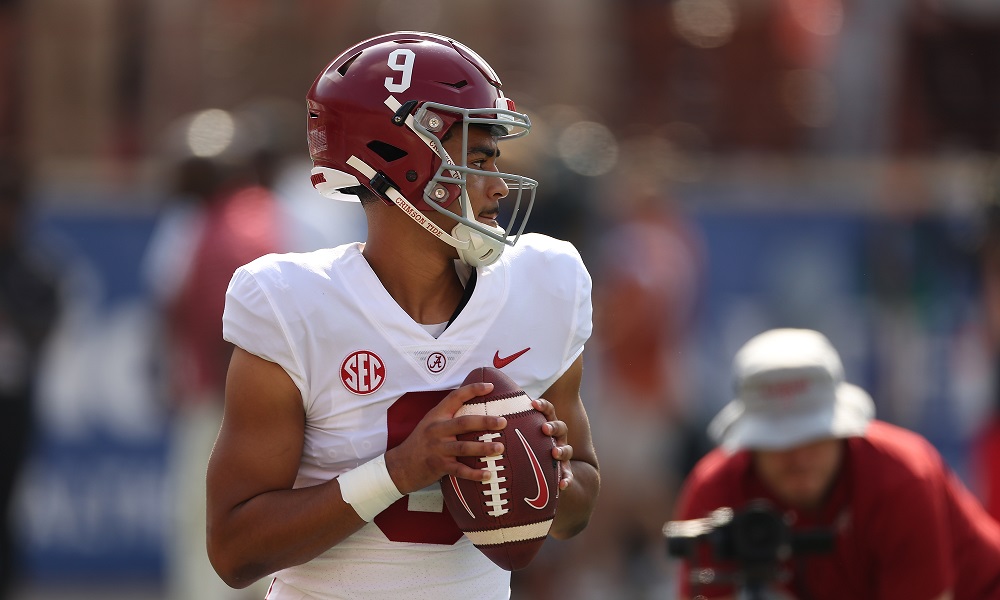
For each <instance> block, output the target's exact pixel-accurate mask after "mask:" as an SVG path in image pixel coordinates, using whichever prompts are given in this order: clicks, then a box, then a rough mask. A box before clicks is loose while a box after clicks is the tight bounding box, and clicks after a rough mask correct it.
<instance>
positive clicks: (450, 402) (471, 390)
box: [432, 381, 493, 417]
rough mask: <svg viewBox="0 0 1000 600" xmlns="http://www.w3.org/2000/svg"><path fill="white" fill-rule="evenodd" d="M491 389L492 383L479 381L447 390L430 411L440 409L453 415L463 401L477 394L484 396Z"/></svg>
mask: <svg viewBox="0 0 1000 600" xmlns="http://www.w3.org/2000/svg"><path fill="white" fill-rule="evenodd" d="M492 391H493V384H492V383H490V382H488V381H479V382H476V383H470V384H467V385H463V386H462V387H460V388H457V389H454V390H452V391H450V392H448V395H447V396H445V397H444V398H442V399H441V402H438V405H437V406H436V407H434V408H433V409H432V412H434V411H440V412H443V413H445V414H447V415H448V416H449V417H451V416H454V415H455V411H457V410H458V409H459V407H461V406H462V404H464V403H465V402H467V401H469V400H472V399H473V398H475V397H477V396H485V395H486V394H489V393H490V392H492Z"/></svg>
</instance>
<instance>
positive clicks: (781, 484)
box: [754, 439, 844, 509]
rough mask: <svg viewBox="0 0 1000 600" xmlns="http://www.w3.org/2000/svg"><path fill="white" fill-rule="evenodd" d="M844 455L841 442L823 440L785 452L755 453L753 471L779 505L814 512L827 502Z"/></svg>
mask: <svg viewBox="0 0 1000 600" xmlns="http://www.w3.org/2000/svg"><path fill="white" fill-rule="evenodd" d="M843 454H844V442H843V440H839V439H826V440H820V441H816V442H810V443H808V444H803V445H801V446H796V447H794V448H790V449H787V450H757V451H755V452H754V467H755V468H756V469H757V475H758V476H759V477H760V478H761V480H762V481H763V482H764V485H765V486H766V487H767V488H768V489H769V490H771V493H773V494H774V495H775V496H776V497H777V498H778V499H779V500H781V501H782V502H785V503H786V504H788V505H789V506H791V507H793V508H799V509H809V508H816V507H817V506H819V505H820V504H821V503H822V502H823V501H824V500H825V499H826V494H827V492H829V490H830V487H831V486H832V484H833V481H834V479H835V478H836V476H837V471H838V470H839V468H840V463H841V460H842V458H843Z"/></svg>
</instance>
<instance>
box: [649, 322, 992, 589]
mask: <svg viewBox="0 0 1000 600" xmlns="http://www.w3.org/2000/svg"><path fill="white" fill-rule="evenodd" d="M734 375H735V384H736V394H737V397H736V399H735V400H733V401H732V402H731V403H730V404H729V405H727V406H726V407H725V408H724V409H723V410H722V411H721V412H720V413H719V414H718V415H717V416H716V417H715V419H714V420H713V421H712V423H711V424H710V425H709V433H710V434H711V435H712V437H713V438H714V439H715V440H716V441H717V442H719V443H720V445H721V447H720V448H717V449H715V450H713V451H712V452H710V453H709V454H708V455H707V456H705V457H704V458H703V459H702V460H701V461H700V462H699V463H698V465H697V466H696V467H695V469H694V470H693V471H692V473H691V474H690V476H689V477H688V478H687V480H686V481H685V483H684V486H683V490H682V492H681V497H680V500H679V502H678V513H677V519H679V520H691V521H690V522H691V523H712V521H710V520H708V521H706V520H702V521H694V520H695V519H703V518H705V517H709V516H710V515H714V516H715V517H717V516H718V513H717V512H715V513H713V511H716V510H717V509H720V508H722V507H730V508H732V509H733V512H734V513H735V514H736V515H737V517H739V515H740V514H741V510H742V509H741V507H747V506H753V505H754V504H755V503H762V502H763V503H766V504H767V505H769V506H772V507H773V510H774V514H776V515H780V522H781V523H782V527H784V526H787V528H788V530H789V531H790V532H804V531H818V530H825V531H828V532H829V535H830V537H831V538H832V540H831V543H830V548H828V549H827V551H824V552H808V553H807V552H798V551H796V545H795V544H781V545H776V546H775V547H778V546H780V547H781V551H780V552H776V553H775V555H774V557H773V560H774V565H773V567H774V568H773V569H772V570H771V571H770V572H769V577H770V580H769V582H768V588H769V589H770V590H772V591H773V595H772V596H771V597H783V598H784V597H791V598H797V599H799V600H822V599H831V600H833V599H837V600H843V599H845V598H852V599H866V598H871V599H878V600H939V599H941V600H988V599H1000V526H998V525H997V523H996V522H995V521H994V520H993V519H991V518H990V517H989V516H988V515H987V514H986V513H985V511H984V510H983V508H982V506H981V505H980V504H979V503H978V502H977V500H976V499H975V498H974V497H973V496H972V494H971V493H970V492H969V491H968V490H966V489H965V487H964V486H963V485H962V484H961V483H960V482H959V480H958V479H957V477H956V476H955V475H953V474H952V473H951V472H950V470H949V469H948V467H947V465H946V464H945V463H944V461H943V459H942V458H941V456H940V455H939V454H938V452H937V451H936V450H935V449H934V448H933V446H931V444H930V443H929V442H928V441H927V440H925V439H924V438H922V437H920V436H919V435H917V434H915V433H912V432H910V431H906V430H904V429H901V428H899V427H895V426H893V425H890V424H888V423H885V422H881V421H877V420H874V412H875V410H874V404H873V402H872V399H871V397H870V396H869V395H868V394H867V393H866V392H865V391H864V390H862V389H861V388H859V387H857V386H854V385H851V384H849V383H847V382H845V381H844V369H843V365H842V364H841V361H840V357H839V355H838V354H837V352H836V350H835V349H834V348H833V346H832V345H831V344H830V342H829V341H828V340H827V339H826V338H825V337H824V336H823V335H821V334H820V333H818V332H815V331H810V330H802V329H775V330H771V331H767V332H764V333H762V334H760V335H758V336H756V337H755V338H753V339H751V340H750V341H749V342H747V343H746V345H744V346H743V348H742V349H741V350H740V351H739V352H738V353H737V355H736V358H735V360H734ZM723 513H725V511H723ZM767 514H769V513H767ZM758 516H759V515H758ZM755 519H757V517H755ZM757 520H759V519H757ZM722 521H725V519H722ZM685 522H687V521H685ZM734 522H736V521H734ZM668 525H669V524H668ZM709 529H711V527H709ZM744 529H746V530H747V531H749V532H750V534H751V536H758V537H760V538H761V539H762V540H765V541H768V538H769V536H771V535H772V533H769V532H771V529H769V528H763V529H762V528H761V527H760V526H759V525H754V526H753V527H750V528H744ZM762 531H763V533H761V532H762ZM780 531H781V528H780V527H776V528H774V529H773V532H780ZM667 537H668V542H669V541H671V540H670V534H669V533H668V535H667ZM730 537H732V536H730ZM744 537H745V536H744ZM691 539H692V540H695V541H696V543H695V544H694V546H695V548H694V550H693V551H692V552H691V553H690V554H689V555H688V556H686V558H685V560H684V565H683V566H684V570H683V571H682V577H681V584H680V587H681V591H680V597H681V598H692V597H697V598H702V597H704V598H735V597H738V596H745V595H746V583H747V573H748V572H752V571H750V570H748V567H754V568H759V567H760V564H759V562H758V564H756V565H747V564H745V561H743V559H742V558H740V557H741V556H742V555H741V554H739V553H735V554H734V553H733V552H731V551H730V552H725V551H723V550H724V549H723V548H719V547H717V546H719V544H718V543H713V540H718V539H720V538H719V537H718V536H714V537H713V536H711V535H704V536H692V537H691ZM750 546H751V550H753V546H754V544H750ZM730 550H731V549H730ZM672 553H673V552H672ZM750 554H751V555H752V554H753V553H752V552H750ZM720 556H721V557H723V558H720ZM734 557H735V558H734ZM758 558H759V557H758ZM765 558H766V557H765ZM757 572H758V573H759V569H758V571H757ZM692 580H693V581H694V582H692ZM758 597H764V596H758Z"/></svg>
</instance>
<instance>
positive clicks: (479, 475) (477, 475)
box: [445, 461, 492, 481]
mask: <svg viewBox="0 0 1000 600" xmlns="http://www.w3.org/2000/svg"><path fill="white" fill-rule="evenodd" d="M445 474H446V475H450V476H452V477H457V478H458V479H471V480H472V481H486V480H488V479H489V478H490V476H491V475H492V473H490V472H489V471H486V470H484V469H474V468H472V467H470V466H468V465H466V464H463V463H460V462H458V461H454V462H453V463H450V464H449V465H448V467H447V468H446V469H445Z"/></svg>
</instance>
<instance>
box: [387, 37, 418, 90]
mask: <svg viewBox="0 0 1000 600" xmlns="http://www.w3.org/2000/svg"><path fill="white" fill-rule="evenodd" d="M414 58H416V54H414V53H413V50H409V49H407V48H399V49H397V50H393V51H392V52H390V53H389V60H388V65H389V68H390V69H392V70H393V71H399V81H395V79H394V78H392V77H386V78H385V89H387V90H389V91H390V92H392V93H393V94H399V93H401V92H405V91H406V90H408V89H409V88H410V80H411V79H412V78H413V59H414Z"/></svg>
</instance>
